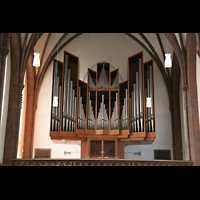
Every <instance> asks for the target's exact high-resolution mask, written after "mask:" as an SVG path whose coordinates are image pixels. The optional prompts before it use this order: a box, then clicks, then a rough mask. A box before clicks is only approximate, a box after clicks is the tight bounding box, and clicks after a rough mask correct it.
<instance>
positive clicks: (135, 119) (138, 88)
mask: <svg viewBox="0 0 200 200" xmlns="http://www.w3.org/2000/svg"><path fill="white" fill-rule="evenodd" d="M135 77H136V79H135V80H136V81H135V83H133V90H132V91H130V92H131V99H130V107H131V109H130V131H131V132H143V131H144V125H143V124H144V123H143V120H144V108H143V106H144V105H143V79H142V59H141V58H140V59H139V70H138V72H136V74H135Z"/></svg>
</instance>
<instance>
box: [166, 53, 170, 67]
mask: <svg viewBox="0 0 200 200" xmlns="http://www.w3.org/2000/svg"><path fill="white" fill-rule="evenodd" d="M165 67H166V68H170V67H172V59H171V53H166V54H165Z"/></svg>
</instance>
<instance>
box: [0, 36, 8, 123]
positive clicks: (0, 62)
mask: <svg viewBox="0 0 200 200" xmlns="http://www.w3.org/2000/svg"><path fill="white" fill-rule="evenodd" d="M9 36H10V34H9V33H7V34H5V33H0V120H1V112H2V99H3V87H4V74H5V65H6V57H7V55H8V53H9V47H8V46H9V40H8V39H9Z"/></svg>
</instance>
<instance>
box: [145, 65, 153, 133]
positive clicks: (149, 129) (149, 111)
mask: <svg viewBox="0 0 200 200" xmlns="http://www.w3.org/2000/svg"><path fill="white" fill-rule="evenodd" d="M147 77H149V78H148V79H147V89H146V90H147V94H146V96H147V97H150V98H151V107H150V108H146V112H147V114H146V129H147V130H146V131H147V132H154V131H155V127H154V95H153V70H152V66H149V70H147Z"/></svg>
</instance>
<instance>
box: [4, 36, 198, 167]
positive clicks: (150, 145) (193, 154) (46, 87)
mask: <svg viewBox="0 0 200 200" xmlns="http://www.w3.org/2000/svg"><path fill="white" fill-rule="evenodd" d="M0 69H1V70H0V105H1V106H0V166H12V165H14V166H19V165H26V166H37V165H39V166H49V165H57V166H61V165H64V166H69V165H73V166H83V165H84V166H95V165H98V166H107V165H109V166H127V165H129V166H136V165H137V166H138V165H139V166H144V165H146V166H171V165H175V166H184V165H187V166H193V165H195V166H199V165H200V148H199V147H200V106H199V105H200V79H199V77H200V34H199V33H0Z"/></svg>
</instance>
